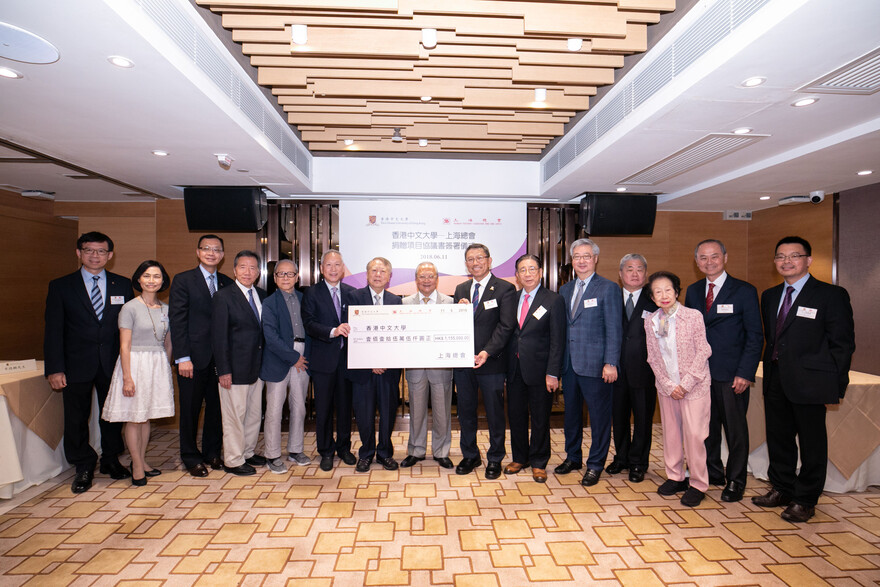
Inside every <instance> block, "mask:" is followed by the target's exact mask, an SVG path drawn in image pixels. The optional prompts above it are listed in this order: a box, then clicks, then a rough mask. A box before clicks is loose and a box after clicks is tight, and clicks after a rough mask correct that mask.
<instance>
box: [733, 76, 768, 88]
mask: <svg viewBox="0 0 880 587" xmlns="http://www.w3.org/2000/svg"><path fill="white" fill-rule="evenodd" d="M766 81H767V78H766V77H750V78H749V79H746V80H743V82H742V83H741V84H740V85H741V86H742V87H744V88H756V87H758V86H760V85H761V84H763V83H764V82H766Z"/></svg>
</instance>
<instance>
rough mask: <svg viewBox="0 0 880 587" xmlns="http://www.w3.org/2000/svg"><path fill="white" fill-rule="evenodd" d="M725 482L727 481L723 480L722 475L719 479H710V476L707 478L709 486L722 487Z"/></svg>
mask: <svg viewBox="0 0 880 587" xmlns="http://www.w3.org/2000/svg"><path fill="white" fill-rule="evenodd" d="M726 482H727V480H726V479H725V478H724V475H722V476H721V477H712V476H711V475H710V476H709V485H715V486H717V487H724V485H725V484H726Z"/></svg>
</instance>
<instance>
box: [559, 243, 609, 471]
mask: <svg viewBox="0 0 880 587" xmlns="http://www.w3.org/2000/svg"><path fill="white" fill-rule="evenodd" d="M569 252H570V253H571V265H572V268H573V269H574V273H575V279H573V280H571V281H569V282H568V283H566V284H565V285H563V286H562V287H561V288H559V294H560V295H561V296H562V297H563V298H564V299H565V307H566V309H567V310H568V320H567V324H568V328H567V331H566V349H565V352H564V353H563V359H564V361H565V363H564V367H563V370H562V393H563V397H564V398H565V453H566V457H565V460H564V461H563V462H562V464H560V465H559V466H557V467H556V469H555V470H554V471H555V472H556V474H557V475H565V474H567V473H570V472H571V471H572V470H574V469H580V468H581V466H582V463H583V453H582V451H581V444H582V442H583V434H584V420H583V409H584V408H583V406H584V402H586V403H587V409H588V410H589V413H590V432H591V435H592V443H591V444H590V454H589V456H588V457H587V471H586V472H585V473H584V476H583V479H581V485H584V486H590V485H595V484H596V483H598V482H599V477H600V476H601V475H602V468H603V467H605V459H606V458H607V457H608V448H609V447H610V445H611V414H612V401H613V394H614V389H613V387H612V384H613V383H614V382H615V381H616V380H617V366H618V365H619V364H620V342H621V338H622V336H623V333H622V331H623V326H622V318H621V316H620V315H621V313H622V312H623V302H622V301H621V300H622V298H621V293H620V287H618V285H617V284H616V283H614V282H613V281H610V280H608V279H605V278H604V277H602V276H601V275H598V274H596V264H597V263H598V262H599V245H597V244H596V243H594V242H593V241H591V240H590V239H587V238H582V239H578V240H576V241H574V242H573V243H571V248H570V249H569Z"/></svg>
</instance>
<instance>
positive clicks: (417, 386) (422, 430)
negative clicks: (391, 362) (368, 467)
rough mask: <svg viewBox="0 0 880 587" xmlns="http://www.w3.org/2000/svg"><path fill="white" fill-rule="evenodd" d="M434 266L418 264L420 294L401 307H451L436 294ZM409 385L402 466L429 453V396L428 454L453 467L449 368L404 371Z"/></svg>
mask: <svg viewBox="0 0 880 587" xmlns="http://www.w3.org/2000/svg"><path fill="white" fill-rule="evenodd" d="M437 280H438V275H437V267H435V266H434V264H433V263H420V264H419V266H418V267H416V286H417V287H418V289H419V291H418V292H416V293H414V294H412V295H411V296H406V297H405V298H403V303H404V304H451V303H452V298H451V297H449V296H447V295H444V294H442V293H440V292H439V291H437ZM406 383H407V385H408V386H409V444H408V445H407V447H406V453H407V455H406V458H405V459H403V461H402V462H401V463H400V466H401V467H412V466H413V465H415V464H416V463H418V462H419V461H424V460H425V455H426V454H427V452H428V398H429V395H428V394H429V393H430V403H431V419H432V422H433V428H432V432H431V452H432V454H433V455H434V460H435V461H437V463H438V464H439V465H440V466H441V467H443V468H444V469H451V468H452V461H451V460H450V458H449V445H450V441H451V439H452V432H451V430H452V418H451V410H452V369H407V370H406Z"/></svg>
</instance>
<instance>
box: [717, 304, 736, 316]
mask: <svg viewBox="0 0 880 587" xmlns="http://www.w3.org/2000/svg"><path fill="white" fill-rule="evenodd" d="M716 311H717V312H718V313H719V314H733V304H718V308H717V309H716Z"/></svg>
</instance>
